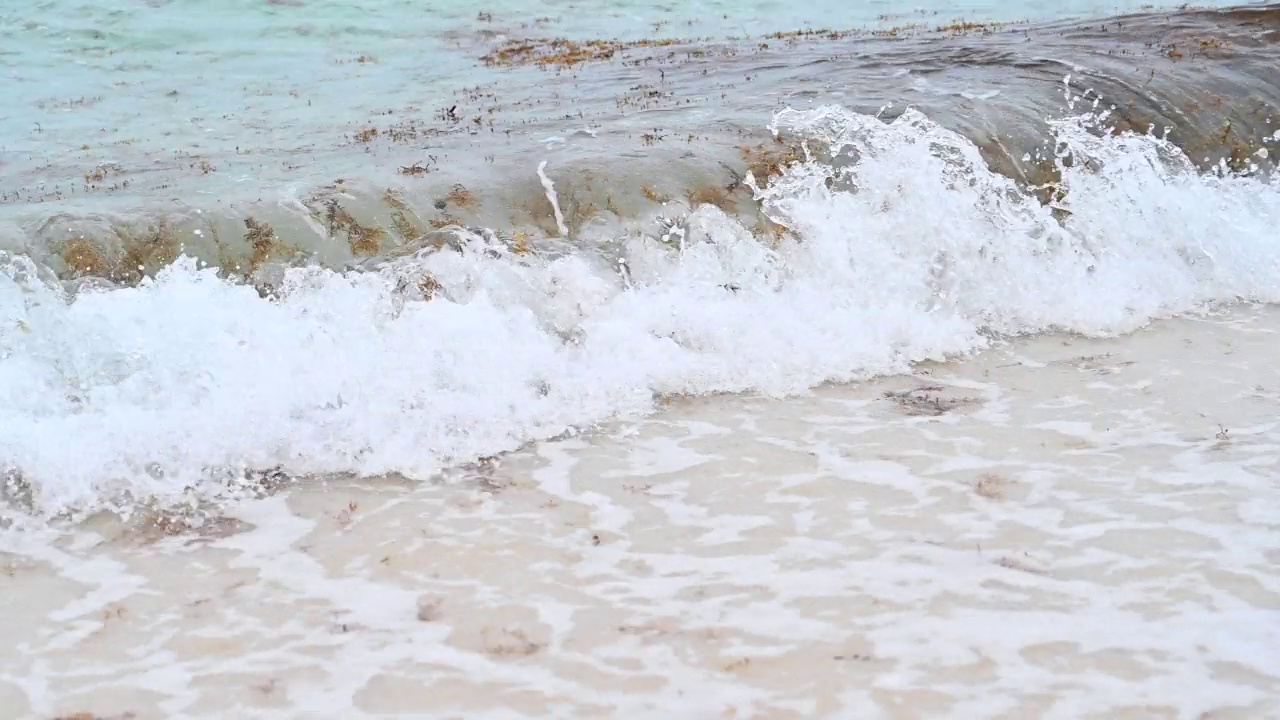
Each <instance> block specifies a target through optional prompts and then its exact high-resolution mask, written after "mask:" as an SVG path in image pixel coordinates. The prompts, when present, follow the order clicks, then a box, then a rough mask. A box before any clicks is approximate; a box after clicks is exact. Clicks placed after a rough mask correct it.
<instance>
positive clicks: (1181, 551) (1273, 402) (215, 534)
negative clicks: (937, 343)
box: [0, 307, 1280, 720]
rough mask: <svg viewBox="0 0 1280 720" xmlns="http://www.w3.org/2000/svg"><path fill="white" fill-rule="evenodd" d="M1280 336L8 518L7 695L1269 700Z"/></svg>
mask: <svg viewBox="0 0 1280 720" xmlns="http://www.w3.org/2000/svg"><path fill="white" fill-rule="evenodd" d="M1277 332H1280V311H1277V310H1275V309H1268V308H1255V307H1241V308H1237V309H1236V310H1233V311H1231V312H1228V313H1222V314H1220V315H1219V316H1217V317H1213V318H1193V319H1182V320H1174V321H1165V322H1160V323H1158V324H1156V325H1155V326H1154V327H1152V328H1150V329H1148V330H1145V331H1142V332H1139V333H1137V334H1135V335H1132V336H1128V337H1125V338H1121V339H1116V340H1084V339H1080V338H1077V337H1071V336H1062V335H1046V336H1041V337H1036V338H1032V339H1028V340H1022V341H1018V342H1015V343H1012V344H1010V345H1007V346H1004V347H1001V348H998V349H995V350H991V351H988V352H985V353H983V354H982V355H980V356H978V357H976V358H974V359H972V360H969V361H965V362H962V363H956V364H948V365H923V366H918V367H917V368H916V370H915V372H914V373H913V374H912V375H910V376H899V377H892V378H886V379H882V380H879V381H876V382H871V383H867V384H860V385H853V386H827V387H822V388H819V389H817V390H814V391H813V392H811V393H809V394H808V395H806V396H803V397H798V398H792V399H788V400H784V401H779V400H770V399H764V398H753V397H741V396H735V397H715V398H705V399H682V398H675V399H672V400H671V401H670V403H669V405H668V407H667V408H666V409H665V410H664V411H663V412H661V413H659V414H658V415H655V416H653V417H651V418H648V419H644V420H640V421H636V422H630V423H623V424H618V425H615V426H612V427H610V428H606V429H602V430H601V431H599V432H595V433H591V434H587V435H582V436H578V437H571V438H564V439H561V440H558V441H551V442H545V443H540V444H537V445H535V446H532V447H530V448H528V449H527V450H525V451H521V452H518V453H515V454H512V455H509V456H506V457H503V458H501V459H500V461H497V462H494V463H486V464H483V465H481V466H477V467H473V468H471V469H469V470H467V471H459V472H456V473H454V474H452V475H451V476H450V477H449V478H447V479H446V480H442V481H440V482H438V483H434V484H423V485H414V484H410V483H407V482H400V481H397V480H395V479H383V480H376V481H360V482H354V481H347V480H340V479H333V480H330V481H328V482H322V481H313V482H306V483H304V484H300V485H298V486H296V487H293V488H291V489H286V490H285V491H283V492H280V493H278V494H276V495H274V496H271V497H267V498H264V499H261V500H251V501H245V502H243V503H239V504H236V505H233V506H230V507H227V508H225V509H224V510H223V511H222V512H221V514H220V515H217V516H215V517H214V518H212V519H211V520H210V521H209V523H208V524H207V525H206V526H205V527H204V528H201V529H196V530H190V531H184V530H181V529H180V528H177V527H157V526H153V525H137V524H122V523H121V522H119V521H117V520H109V519H105V518H97V519H94V520H91V521H89V522H87V523H84V524H81V525H78V526H74V527H58V526H56V525H55V526H50V527H43V528H35V529H28V530H25V531H22V532H14V531H8V532H4V533H0V586H2V587H3V592H2V593H0V707H3V708H5V714H6V716H8V717H15V718H16V717H24V718H25V717H31V718H51V717H56V716H71V717H77V718H81V717H85V718H87V717H101V718H114V717H132V718H137V719H138V720H143V719H150V718H168V717H210V718H212V717H238V718H268V717H270V718H278V717H279V718H283V717H289V718H295V717H298V718H300V717H345V718H354V717H373V716H380V717H381V716H388V715H396V714H399V715H400V716H403V717H441V718H453V717H456V718H463V717H465V718H515V717H619V718H669V717H687V718H810V717H843V718H854V717H856V718H933V717H955V718H979V717H981V718H1019V719H1022V718H1063V719H1071V720H1077V719H1080V718H1108V719H1109V720H1110V719H1116V718H1144V719H1145V718H1187V719H1188V720H1190V719H1193V718H1200V719H1207V718H1213V719H1215V720H1223V719H1226V718H1239V719H1241V720H1245V719H1248V720H1255V719H1258V718H1270V717H1277V716H1280V671H1278V670H1277V663H1276V657H1277V654H1276V652H1277V651H1276V648H1278V647H1280V630H1277V628H1280V570H1277V568H1280V510H1278V508H1280V487H1278V486H1277V485H1276V477H1277V474H1278V470H1280V467H1278V466H1280V422H1277V420H1276V418H1277V410H1280V382H1277V380H1276V374H1275V371H1274V353H1275V348H1276V347H1277V344H1276V342H1277V341H1276V337H1277ZM74 713H86V714H84V715H75V714H74ZM129 713H132V714H129Z"/></svg>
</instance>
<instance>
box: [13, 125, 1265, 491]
mask: <svg viewBox="0 0 1280 720" xmlns="http://www.w3.org/2000/svg"><path fill="white" fill-rule="evenodd" d="M774 127H775V128H776V129H779V130H785V131H786V132H787V133H788V135H790V136H793V137H794V136H801V137H807V138H810V139H811V140H812V141H814V142H815V143H820V144H821V145H822V146H824V147H825V148H826V150H827V152H828V153H829V154H830V155H831V156H833V157H835V158H836V159H835V160H833V161H831V162H820V161H818V160H816V159H812V160H810V161H808V162H804V163H800V164H797V165H795V166H793V167H791V168H790V169H788V170H787V171H786V172H785V173H784V174H783V176H782V177H780V178H776V179H775V180H774V181H773V182H772V183H770V184H769V186H768V187H766V188H761V189H757V199H758V200H759V201H760V202H761V203H763V206H764V208H765V209H766V211H767V212H768V213H769V214H770V215H771V217H773V218H774V219H775V220H776V221H777V222H778V223H780V224H782V225H783V226H785V227H786V228H787V229H788V232H787V233H785V234H784V235H783V236H782V237H781V238H780V239H776V238H758V237H755V236H753V235H752V233H751V232H750V231H749V230H748V229H746V228H744V227H743V226H742V225H741V224H739V223H738V222H736V221H735V220H733V219H731V218H730V217H728V216H727V215H725V214H724V213H722V212H720V211H719V210H717V209H715V208H713V207H711V206H704V207H702V208H699V209H697V210H696V211H694V212H692V213H691V214H690V215H688V216H687V217H684V218H682V219H681V220H680V223H679V224H678V225H677V226H676V227H674V228H671V229H670V230H669V231H668V232H667V233H666V234H665V236H664V237H663V238H655V237H650V236H646V235H644V234H641V233H632V234H628V235H624V236H623V237H619V238H613V240H615V241H616V243H615V244H617V245H620V247H621V250H620V251H619V252H618V253H616V254H617V255H618V257H620V259H621V263H620V264H619V263H618V262H617V261H616V259H615V260H610V259H606V254H605V253H603V252H600V253H594V252H590V251H587V250H583V251H582V252H579V253H575V254H569V255H565V256H561V257H556V258H552V257H541V256H537V255H528V254H517V253H514V252H512V250H511V249H510V248H509V247H508V246H507V245H504V244H502V243H500V242H498V241H496V240H495V239H494V238H493V237H492V236H488V235H486V236H480V235H464V236H462V237H461V238H460V239H461V242H460V243H459V247H458V249H446V250H443V251H433V252H425V251H424V252H422V253H419V254H417V255H414V256H411V257H405V258H399V259H396V260H392V261H388V262H387V263H385V264H384V265H383V266H382V267H380V268H379V269H377V270H373V271H368V272H358V273H355V272H353V273H346V274H343V273H336V272H332V271H328V270H321V269H295V270H291V271H289V273H288V274H287V275H286V277H285V279H284V281H283V283H282V284H281V286H280V288H279V290H278V292H277V293H276V294H275V295H274V296H273V297H270V298H263V297H262V296H261V295H260V294H259V293H258V292H257V291H256V290H255V289H253V288H251V287H248V286H245V285H242V284H234V283H230V282H228V281H225V280H223V279H220V278H219V277H218V276H217V274H216V273H215V271H213V270H211V269H201V268H200V267H198V266H197V263H196V262H195V261H194V260H183V261H180V262H178V263H176V264H174V265H173V266H171V267H169V268H168V269H166V270H164V271H163V272H161V273H160V274H159V275H158V276H157V277H156V278H155V279H154V280H152V281H147V282H144V283H143V284H141V285H139V286H138V287H134V288H124V289H111V290H87V291H82V292H80V293H78V294H76V295H75V296H73V297H68V296H66V295H65V294H64V292H63V291H62V290H61V289H60V287H58V286H57V285H55V284H51V283H48V282H46V281H44V280H42V279H41V278H40V274H39V272H38V268H36V267H35V266H34V265H33V264H32V263H31V262H30V261H28V260H26V259H25V258H21V257H19V258H10V259H8V260H6V261H5V262H4V268H5V272H4V273H3V274H0V428H3V432H2V433H0V465H2V466H3V468H4V470H5V471H6V472H7V474H8V480H9V481H10V482H9V484H10V486H11V490H10V494H11V495H12V494H19V493H18V492H17V491H18V490H21V493H20V494H23V495H25V496H29V504H30V505H31V506H32V509H33V510H34V512H35V513H37V514H48V513H56V512H61V511H68V510H89V509H92V508H95V507H101V506H103V505H110V504H112V503H117V502H119V503H121V504H122V506H128V504H129V503H131V502H136V501H137V500H139V499H141V498H155V499H159V500H161V501H165V502H173V501H181V500H189V499H191V498H198V497H201V496H206V497H207V496H212V495H217V494H219V493H223V492H227V491H228V488H229V487H232V486H233V485H234V483H232V484H231V485H229V484H228V478H236V477H240V476H241V474H242V472H243V471H245V470H247V469H265V468H273V467H278V468H279V469H280V470H282V471H283V472H285V473H288V474H291V475H308V474H325V473H356V474H380V473H392V472H397V473H402V474H405V475H408V476H410V477H417V478H423V477H427V476H429V475H431V474H432V473H434V472H436V471H438V470H439V469H441V468H442V467H445V466H447V465H451V464H456V463H460V462H466V461H469V460H473V459H475V458H477V457H481V456H485V455H491V454H494V453H497V452H501V451H505V450H510V449H512V448H515V447H517V446H519V445H520V444H522V443H525V442H528V441H531V440H536V439H540V438H545V437H549V436H553V435H556V434H560V433H564V432H567V431H572V430H574V429H579V428H583V427H586V426H590V425H592V424H594V423H599V422H602V421H605V420H608V419H610V418H613V417H616V416H619V415H621V414H627V413H636V412H644V411H647V410H648V409H650V408H651V406H652V403H653V398H654V397H655V395H661V394H672V393H712V392H732V391H759V392H764V393H773V394H784V393H791V392H797V391H801V390H804V389H805V388H807V387H810V386H813V385H815V384H818V383H822V382H828V381H849V380H853V379H857V378H860V377H866V376H868V375H872V374H879V373H889V372H895V371H900V370H902V369H904V368H906V367H907V365H908V364H909V363H911V362H914V361H918V360H921V359H925V358H943V357H946V356H948V355H952V354H957V353H964V352H968V351H972V350H976V349H980V348H982V347H983V346H984V345H985V343H986V342H987V338H989V337H990V336H992V335H993V334H1016V333H1031V332H1038V331H1043V330H1048V329H1065V330H1069V331H1074V332H1079V333H1085V334H1095V335H1105V334H1112V333H1119V332H1126V331H1130V330H1133V329H1135V328H1138V327H1140V326H1141V325H1143V324H1144V323H1146V322H1148V321H1149V320H1150V319H1152V318H1153V317H1157V316H1162V315H1169V314H1173V313H1178V312H1183V311H1188V310H1192V309H1194V308H1196V307H1198V306H1200V305H1203V304H1205V303H1213V302H1223V301H1236V300H1249V301H1259V302H1275V301H1277V300H1280V243H1277V242H1276V235H1275V227H1277V222H1278V221H1280V188H1277V186H1276V185H1275V184H1271V183H1268V182H1267V181H1265V180H1262V179H1258V178H1242V177H1231V176H1201V175H1197V174H1195V173H1193V172H1192V171H1191V168H1190V164H1189V163H1187V162H1186V159H1185V158H1184V157H1182V156H1181V154H1180V153H1179V152H1178V151H1177V150H1176V149H1175V148H1173V147H1172V146H1171V145H1169V144H1168V143H1165V142H1163V141H1162V140H1160V139H1159V138H1156V137H1152V136H1137V135H1126V136H1118V137H1116V136H1110V135H1106V134H1105V133H1101V132H1099V131H1098V128H1097V118H1096V117H1095V116H1082V117H1078V118H1071V119H1067V120H1062V121H1058V122H1054V123H1052V124H1051V129H1052V132H1053V133H1054V136H1055V139H1056V147H1057V155H1058V158H1057V162H1058V164H1059V169H1060V173H1061V183H1060V192H1059V193H1058V195H1057V197H1058V200H1057V201H1056V205H1057V207H1056V208H1047V207H1043V206H1042V205H1041V204H1040V203H1039V202H1038V201H1037V200H1036V199H1035V198H1034V197H1032V196H1031V195H1029V194H1027V193H1026V192H1024V191H1022V190H1020V189H1019V188H1017V187H1016V186H1015V185H1014V183H1013V182H1012V181H1010V180H1008V179H1007V178H1005V177H1003V176H1001V175H998V174H995V173H993V172H991V171H990V170H989V169H988V168H987V167H986V165H985V164H984V163H983V162H982V160H981V157H980V155H979V152H978V149H977V148H976V147H975V146H973V145H972V144H971V143H970V142H968V141H967V140H965V139H963V138H962V137H960V136H959V135H957V134H955V133H952V132H950V131H947V130H945V129H944V128H941V127H939V126H938V125H936V124H934V123H933V122H931V121H930V120H929V119H928V118H926V117H924V116H923V115H921V114H919V113H916V112H913V111H908V112H906V113H904V114H903V115H902V116H900V117H898V118H897V119H895V120H893V121H892V122H884V121H882V120H880V119H877V118H874V117H870V116H865V115H859V114H856V113H852V112H849V111H847V110H844V109H841V108H837V107H827V108H821V109H817V110H811V111H807V112H795V111H784V112H783V113H780V114H779V116H778V117H777V118H775V122H774ZM1068 158H1069V160H1068ZM610 257H612V256H610ZM619 268H621V269H622V272H619V271H618V270H619ZM15 488H16V489H17V490H15Z"/></svg>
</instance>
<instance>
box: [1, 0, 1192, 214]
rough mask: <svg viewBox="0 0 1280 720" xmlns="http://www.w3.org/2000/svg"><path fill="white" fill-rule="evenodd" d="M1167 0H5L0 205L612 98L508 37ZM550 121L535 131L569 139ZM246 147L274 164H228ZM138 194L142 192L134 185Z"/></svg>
mask: <svg viewBox="0 0 1280 720" xmlns="http://www.w3.org/2000/svg"><path fill="white" fill-rule="evenodd" d="M1173 5H1174V4H1173V3H1164V4H1161V3H1156V4H1152V3H1140V2H1137V1H1136V0H1133V1H1129V2H1068V3H1062V4H1060V3H1052V2H1022V3H995V2H972V3H947V2H868V3H842V2H829V1H821V2H811V3H802V4H796V3H783V2H751V3H738V2H697V3H674V2H673V3H652V2H607V3H571V2H498V3H490V4H486V5H483V6H475V5H472V4H469V3H457V2H451V3H421V2H408V1H400V2H393V1H391V0H383V1H379V2H338V1H335V0H296V1H294V0H234V1H227V2H196V1H194V0H189V1H177V2H161V1H153V2H143V1H141V0H130V1H129V2H80V1H76V0H48V1H46V2H39V3H25V4H12V5H10V6H9V7H7V8H5V9H3V10H0V57H3V58H4V70H3V72H2V73H0V92H3V93H4V97H6V98H9V100H8V101H7V102H6V103H4V105H3V107H0V163H2V165H0V167H3V170H4V179H3V180H2V181H0V193H3V198H2V199H3V200H4V201H6V202H5V203H4V204H12V203H14V202H18V203H22V202H25V201H28V200H30V199H33V198H47V197H49V196H50V192H51V191H52V190H53V189H54V188H58V189H60V191H61V192H63V193H67V192H70V191H71V190H70V186H71V185H72V184H74V181H76V180H78V179H79V178H80V176H82V175H83V174H84V173H86V172H89V173H92V171H93V170H94V169H95V168H97V167H98V166H99V165H102V164H104V163H105V164H108V172H111V170H110V168H111V167H112V166H111V164H112V163H115V164H121V165H124V166H128V167H127V169H129V170H132V171H135V172H138V173H143V175H144V177H145V176H146V174H147V173H154V172H156V171H160V170H164V171H166V172H167V173H168V174H169V175H170V176H174V177H169V178H168V179H169V180H170V181H171V182H169V183H168V184H170V185H173V184H175V183H177V184H180V183H181V182H182V178H183V177H185V176H186V175H190V174H193V173H181V172H175V171H176V170H182V169H185V170H193V171H195V173H194V174H197V175H206V174H208V172H207V171H208V169H209V168H211V167H216V168H217V169H218V170H219V172H220V174H219V175H218V176H217V178H216V179H206V180H204V181H202V182H203V184H204V185H205V187H203V188H199V187H192V188H190V192H193V193H199V192H207V193H227V192H231V191H232V190H233V189H234V188H236V187H240V188H241V189H243V188H245V187H252V188H253V191H257V190H258V189H260V188H259V185H261V184H266V185H272V184H279V183H287V182H290V181H291V180H296V179H299V178H302V177H306V178H308V179H310V180H311V181H315V180H318V179H320V178H322V177H326V176H328V175H332V174H333V171H340V170H342V169H343V168H344V166H345V167H346V169H347V170H348V171H349V170H350V167H349V166H351V165H353V163H352V162H350V158H346V159H345V160H344V159H342V158H325V157H324V156H325V155H327V154H328V153H330V151H332V150H333V149H334V146H335V145H337V144H338V143H339V142H340V141H341V140H342V138H343V136H344V133H347V132H353V131H356V130H358V129H359V128H361V127H366V126H368V125H370V124H372V123H376V122H377V121H378V120H379V119H386V118H387V116H388V114H395V113H399V115H398V116H397V119H410V118H414V117H417V118H418V119H419V120H423V119H426V120H430V119H431V118H433V117H434V116H435V115H437V114H439V113H440V112H441V111H442V110H443V109H445V108H447V107H450V106H453V105H456V104H457V102H456V99H457V97H458V95H459V93H460V92H462V91H464V90H465V89H466V88H473V87H476V88H480V87H483V88H486V92H495V91H500V92H501V93H502V94H504V95H509V94H513V93H514V94H522V95H524V96H526V97H527V98H528V99H529V102H531V103H533V102H537V103H544V104H553V103H555V104H560V103H563V104H578V103H582V104H590V103H592V102H593V101H596V100H600V99H602V98H603V96H610V98H609V99H612V96H613V95H615V94H616V90H617V88H614V87H609V86H601V87H598V88H596V90H597V91H598V92H597V93H596V94H597V95H598V96H599V97H593V96H592V95H593V92H592V89H591V88H585V89H584V90H583V91H582V92H580V93H579V94H578V97H573V98H569V97H565V96H564V95H563V94H562V95H559V96H556V97H554V98H553V97H542V96H539V94H538V92H537V91H538V83H539V82H540V80H541V78H540V77H538V75H537V74H530V73H520V72H518V71H517V72H512V71H510V70H508V71H501V70H493V69H490V68H486V67H484V66H483V65H482V64H481V63H479V62H478V58H479V57H480V56H481V55H483V54H484V53H485V52H487V51H488V50H489V49H490V48H491V47H492V46H493V45H494V44H496V43H500V42H501V41H502V40H504V39H509V38H520V37H568V38H576V39H590V38H618V39H624V40H638V39H645V38H666V37H672V38H711V39H714V40H724V39H725V38H730V37H733V38H739V39H744V41H746V42H749V40H746V39H750V38H759V37H761V36H764V35H767V34H769V33H776V32H784V31H791V30H801V29H805V28H828V27H829V28H867V29H872V28H888V27H903V26H918V27H919V28H922V29H928V28H936V27H938V26H943V25H946V24H948V23H951V22H954V21H955V20H957V19H964V20H972V21H990V20H998V21H1030V22H1043V21H1046V20H1055V19H1061V18H1065V17H1092V16H1106V15H1113V14H1116V13H1124V12H1134V11H1139V10H1143V11H1150V10H1153V9H1159V8H1163V7H1173ZM1201 5H1205V4H1201ZM1214 5H1215V4H1214V3H1208V4H1207V5H1205V6H1209V7H1212V6H1214ZM362 60H363V61H362ZM785 60H786V59H785V57H784V58H782V61H783V62H785ZM637 78H639V74H637ZM614 84H615V85H616V84H617V83H614ZM774 90H776V89H774ZM735 94H736V93H735ZM771 104H772V103H770V102H768V101H767V100H765V101H764V102H761V104H760V108H759V109H758V110H757V111H756V112H755V113H754V115H753V116H749V117H739V118H736V119H737V120H740V121H741V122H743V123H744V124H752V125H760V124H762V123H763V121H765V120H767V114H768V112H769V110H770V108H769V106H770V105H771ZM463 105H467V103H463ZM472 105H474V104H472ZM474 109H475V108H474V107H471V108H467V107H464V108H463V111H464V112H470V111H471V110H474ZM560 125H561V127H556V126H555V125H554V124H552V125H549V126H547V127H546V128H545V129H547V130H549V131H556V130H559V131H563V130H571V129H572V128H571V127H569V126H567V125H565V124H564V123H561V124H560ZM248 153H253V154H255V156H256V157H257V158H263V157H265V158H267V159H269V162H266V163H255V162H253V161H247V160H244V159H243V158H238V157H237V155H244V154H248ZM318 163H319V164H318ZM330 163H331V164H332V165H333V166H334V167H332V168H330V167H328V166H327V165H328V164H330ZM288 168H292V169H288ZM309 173H312V174H309ZM218 180H223V181H225V183H219V182H218ZM144 182H145V180H144ZM164 184H166V183H153V184H152V186H153V188H154V187H155V185H164ZM228 186H230V187H228ZM132 187H133V188H134V190H135V192H137V191H140V190H142V188H140V187H139V186H138V185H137V183H134V184H133V185H132ZM155 189H157V191H162V190H164V189H167V188H155ZM186 189H187V188H185V187H184V190H186ZM124 194H127V193H124ZM160 194H163V193H160Z"/></svg>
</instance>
